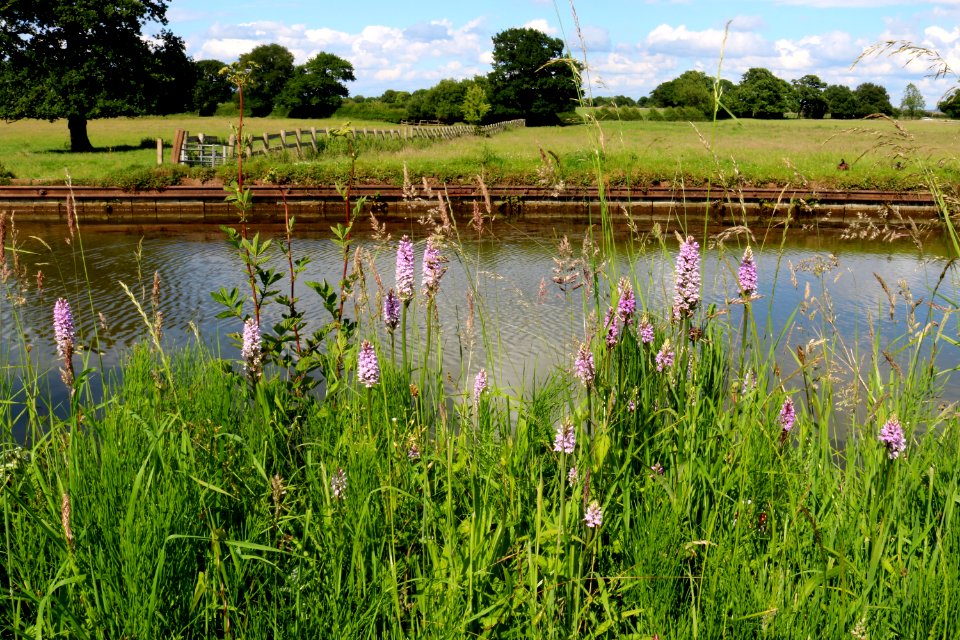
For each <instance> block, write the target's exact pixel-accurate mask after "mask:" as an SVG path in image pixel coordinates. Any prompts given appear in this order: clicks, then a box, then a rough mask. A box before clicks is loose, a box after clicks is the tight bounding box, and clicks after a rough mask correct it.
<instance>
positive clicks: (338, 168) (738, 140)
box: [0, 116, 960, 189]
mask: <svg viewBox="0 0 960 640" xmlns="http://www.w3.org/2000/svg"><path fill="white" fill-rule="evenodd" d="M236 124H237V121H236V119H233V118H218V117H213V118H197V117H190V116H172V117H143V118H117V119H108V120H94V121H91V122H90V124H89V133H90V139H91V141H92V142H93V144H94V145H95V146H96V147H97V148H98V151H97V152H95V153H87V154H70V153H68V152H67V145H68V135H67V128H66V124H65V123H64V122H62V121H60V122H52V123H50V122H45V121H18V122H12V123H3V124H0V164H2V165H3V167H4V169H5V171H4V172H3V173H4V174H5V175H6V180H7V181H9V180H14V181H37V182H43V183H59V182H62V181H63V180H64V176H65V175H66V173H68V172H69V174H70V176H71V177H72V179H73V181H74V182H75V183H77V184H104V185H110V184H117V185H120V186H132V187H137V186H140V187H143V186H149V185H150V184H151V183H152V181H159V184H163V183H166V184H170V183H175V182H177V181H179V180H183V179H184V178H188V177H190V175H191V172H189V171H186V170H184V171H182V172H176V173H175V174H172V167H171V166H170V165H169V164H165V165H164V166H163V167H160V168H159V169H158V168H157V166H156V146H155V140H156V138H158V137H160V138H163V140H164V142H165V144H166V148H167V152H166V154H165V157H164V161H165V162H167V163H168V162H169V145H170V144H171V142H172V139H173V135H174V132H175V131H176V129H178V128H181V129H186V130H188V131H190V132H191V133H196V132H202V133H204V134H207V135H216V136H220V137H223V138H225V137H228V136H229V135H230V133H231V131H232V130H233V127H235V126H236ZM345 124H347V123H346V122H345V121H343V120H336V119H331V120H322V121H303V120H299V121H298V120H284V119H276V118H259V119H258V118H248V119H246V120H245V122H244V126H245V132H246V133H247V134H251V135H254V136H260V135H262V134H263V133H265V132H266V133H278V132H279V131H280V130H281V129H285V130H288V131H291V130H293V129H295V128H297V127H301V128H309V127H311V126H315V127H317V128H333V127H341V126H343V125H345ZM350 125H351V126H353V127H355V128H394V127H395V126H396V125H391V124H389V123H382V122H379V123H378V122H352V123H350ZM958 126H960V125H958V123H957V122H954V121H950V120H922V121H907V122H903V123H894V122H893V121H890V120H862V121H849V120H847V121H832V120H819V121H817V120H782V121H768V120H740V121H729V120H728V121H722V122H717V123H694V124H691V123H686V122H647V121H632V122H617V121H606V122H603V123H601V124H599V125H597V124H596V123H589V122H588V123H585V124H582V125H572V126H565V127H547V128H527V129H519V130H513V131H509V132H506V133H502V134H497V135H493V136H490V137H466V138H460V139H455V140H445V141H420V140H418V141H414V142H400V141H395V140H366V141H361V142H359V143H358V144H357V145H356V147H355V151H357V154H358V157H357V165H356V169H357V178H358V179H359V180H360V181H365V182H386V183H390V184H400V183H401V182H402V180H403V167H404V165H406V166H407V168H408V173H409V175H410V177H411V179H413V180H414V181H419V179H420V178H421V177H422V176H426V177H430V178H433V179H436V180H439V181H441V182H447V183H458V182H473V181H475V180H476V176H478V175H482V176H483V177H484V179H485V180H486V182H488V183H494V184H495V183H501V184H542V185H544V186H561V185H586V184H595V183H596V180H597V177H596V176H597V165H596V164H595V162H594V158H595V156H596V155H597V154H599V156H600V157H601V159H602V161H603V162H602V171H603V172H604V175H605V180H606V181H607V182H608V183H609V184H612V185H632V186H643V185H653V184H664V183H670V184H673V185H676V186H678V187H682V186H684V185H691V186H692V185H701V184H704V183H706V182H707V181H711V182H712V183H714V184H718V183H719V184H728V185H732V186H751V185H752V186H784V185H805V184H806V185H812V186H816V187H822V188H838V189H869V188H878V189H918V188H922V184H923V180H922V179H921V176H920V173H919V172H918V170H917V163H918V162H920V161H922V162H923V163H924V165H925V166H928V167H931V168H932V169H933V170H934V172H935V173H936V174H937V175H938V176H939V177H940V178H941V180H943V181H946V182H955V181H957V180H958V179H960V172H958V165H957V156H958V151H960V138H958V135H957V134H958V132H960V129H958ZM347 154H348V150H347V147H346V144H345V143H343V141H342V140H339V141H336V143H330V144H328V145H327V147H326V149H325V150H324V151H323V152H322V153H320V154H318V155H316V156H315V157H308V158H305V159H303V160H301V159H299V158H291V157H284V156H273V157H270V158H257V159H255V160H254V161H252V162H249V163H247V167H248V177H249V178H251V179H254V180H264V179H267V178H268V174H269V177H270V178H272V179H281V180H286V181H291V182H302V183H308V184H314V183H328V182H331V181H334V180H338V179H343V177H344V176H345V173H346V171H347V166H348V164H349V163H348V162H347ZM841 159H842V160H845V161H846V162H847V164H849V165H850V169H849V170H848V171H840V170H838V169H837V165H838V163H839V162H840V161H841ZM220 172H221V174H222V175H220V176H218V175H216V174H215V172H211V171H210V170H200V171H194V172H193V173H192V175H193V177H194V178H199V179H203V180H208V179H211V178H213V179H216V178H218V177H219V178H221V179H222V178H223V177H229V176H230V175H232V174H233V172H234V169H222V170H220ZM145 174H146V175H149V176H152V177H151V178H149V179H148V178H147V177H144V176H145ZM131 176H133V177H131Z"/></svg>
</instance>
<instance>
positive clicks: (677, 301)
mask: <svg viewBox="0 0 960 640" xmlns="http://www.w3.org/2000/svg"><path fill="white" fill-rule="evenodd" d="M674 276H675V281H674V294H673V319H674V320H681V319H683V318H689V317H691V316H693V312H694V311H695V310H696V308H697V305H698V304H700V245H699V244H697V243H696V241H694V239H693V236H687V239H686V240H684V242H683V244H681V245H680V253H679V254H678V255H677V263H676V268H675V271H674Z"/></svg>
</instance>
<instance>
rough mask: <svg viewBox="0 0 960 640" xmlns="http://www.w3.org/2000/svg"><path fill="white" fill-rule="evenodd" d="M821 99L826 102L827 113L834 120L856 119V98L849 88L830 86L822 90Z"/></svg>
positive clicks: (836, 85) (840, 85)
mask: <svg viewBox="0 0 960 640" xmlns="http://www.w3.org/2000/svg"><path fill="white" fill-rule="evenodd" d="M823 99H824V100H826V101H827V111H828V112H829V113H830V117H831V118H832V119H834V120H849V119H850V118H856V117H857V97H856V96H855V95H853V91H852V90H851V89H850V87H847V86H844V85H842V84H831V85H830V86H828V87H827V88H826V89H824V90H823Z"/></svg>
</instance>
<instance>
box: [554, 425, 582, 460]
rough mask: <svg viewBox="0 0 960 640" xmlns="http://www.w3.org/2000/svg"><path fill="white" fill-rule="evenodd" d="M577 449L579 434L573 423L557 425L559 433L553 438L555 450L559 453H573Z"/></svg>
mask: <svg viewBox="0 0 960 640" xmlns="http://www.w3.org/2000/svg"><path fill="white" fill-rule="evenodd" d="M576 448H577V432H576V431H575V430H574V428H573V423H572V422H564V423H561V424H558V425H557V433H556V435H555V436H554V438H553V450H554V451H556V452H557V453H573V451H574V449H576Z"/></svg>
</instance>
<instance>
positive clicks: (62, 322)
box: [53, 298, 75, 358]
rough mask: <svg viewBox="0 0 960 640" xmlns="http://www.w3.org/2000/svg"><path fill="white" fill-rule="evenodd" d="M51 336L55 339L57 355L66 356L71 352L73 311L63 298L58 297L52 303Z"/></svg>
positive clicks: (73, 335)
mask: <svg viewBox="0 0 960 640" xmlns="http://www.w3.org/2000/svg"><path fill="white" fill-rule="evenodd" d="M53 336H54V339H55V340H56V341H57V355H58V356H60V357H61V358H67V357H69V356H70V355H72V354H73V340H74V337H75V334H74V330H73V312H72V311H71V310H70V303H69V302H67V301H66V300H65V299H64V298H58V299H57V301H56V302H55V303H54V305H53Z"/></svg>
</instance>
